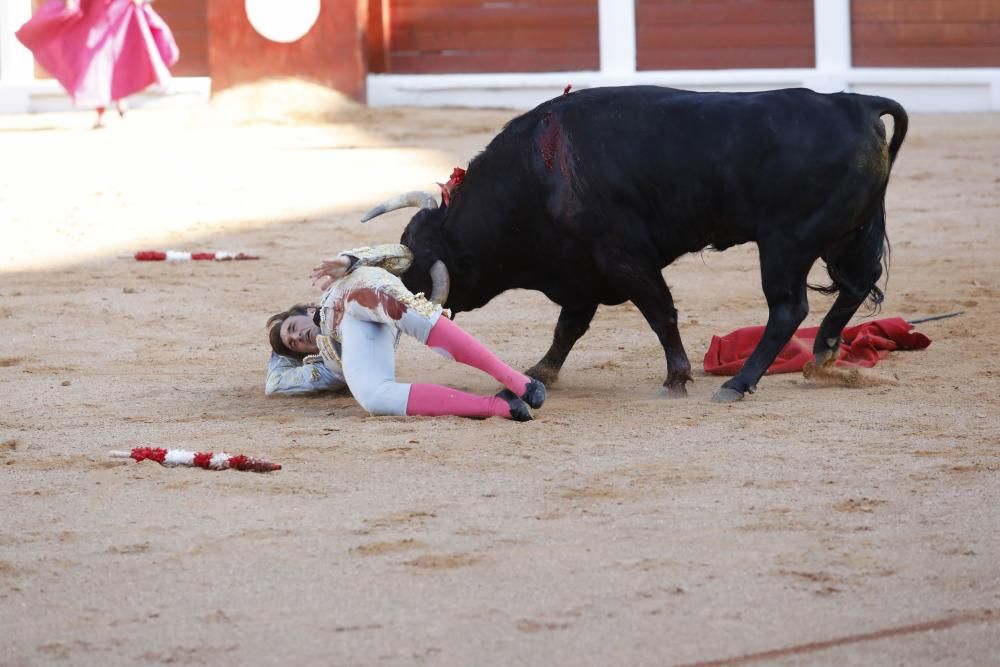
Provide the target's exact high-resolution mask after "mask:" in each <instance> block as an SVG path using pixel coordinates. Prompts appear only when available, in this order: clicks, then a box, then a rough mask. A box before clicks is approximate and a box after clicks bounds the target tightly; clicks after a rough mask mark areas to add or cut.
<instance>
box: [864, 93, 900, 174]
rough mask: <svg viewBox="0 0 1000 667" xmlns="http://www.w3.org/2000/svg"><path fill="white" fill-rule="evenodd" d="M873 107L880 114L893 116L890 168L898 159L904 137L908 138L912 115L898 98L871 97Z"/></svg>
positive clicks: (870, 101)
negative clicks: (907, 132)
mask: <svg viewBox="0 0 1000 667" xmlns="http://www.w3.org/2000/svg"><path fill="white" fill-rule="evenodd" d="M868 100H869V104H870V106H871V108H872V109H873V110H874V111H875V112H876V113H878V115H879V116H885V115H889V116H892V139H891V140H890V141H889V168H890V169H891V168H892V164H893V162H895V161H896V154H897V153H899V148H900V146H902V145H903V139H905V138H906V130H907V128H908V127H909V126H910V117H909V116H908V115H907V114H906V109H904V108H903V107H902V105H901V104H900V103H899V102H897V101H896V100H890V99H889V98H888V97H874V96H872V97H869V98H868Z"/></svg>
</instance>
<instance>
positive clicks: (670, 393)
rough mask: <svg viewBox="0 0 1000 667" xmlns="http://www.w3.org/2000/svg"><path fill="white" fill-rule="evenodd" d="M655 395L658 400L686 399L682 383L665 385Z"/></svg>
mask: <svg viewBox="0 0 1000 667" xmlns="http://www.w3.org/2000/svg"><path fill="white" fill-rule="evenodd" d="M656 395H657V396H658V397H660V398H667V399H671V400H672V399H675V398H687V395H688V390H687V387H686V386H685V385H684V383H683V382H682V383H680V384H665V385H663V386H662V387H660V390H659V391H658V392H657V394H656Z"/></svg>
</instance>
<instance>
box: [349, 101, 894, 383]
mask: <svg viewBox="0 0 1000 667" xmlns="http://www.w3.org/2000/svg"><path fill="white" fill-rule="evenodd" d="M885 114H888V115H891V116H892V118H893V121H894V125H893V136H892V141H891V142H889V143H888V144H887V142H886V131H885V127H884V125H883V123H882V120H881V116H882V115H885ZM906 127H907V115H906V112H905V111H904V110H903V108H902V107H901V106H900V105H899V104H898V103H896V102H894V101H892V100H889V99H885V98H881V97H872V96H867V95H855V94H849V93H836V94H831V95H824V94H819V93H815V92H812V91H809V90H803V89H795V90H778V91H770V92H760V93H696V92H689V91H682V90H673V89H669V88H659V87H653V86H637V87H622V88H595V89H591V90H584V91H580V92H574V93H571V94H568V95H564V96H562V97H558V98H556V99H552V100H549V101H548V102H545V103H543V104H541V105H540V106H538V107H537V108H535V109H533V110H532V111H529V112H527V113H525V114H524V115H522V116H519V117H517V118H515V119H513V120H512V121H510V122H509V123H508V124H507V126H506V127H505V128H504V129H503V131H501V132H500V134H498V135H497V136H496V137H495V138H494V139H493V140H492V141H491V142H490V144H489V145H488V146H487V147H486V149H485V150H483V152H482V153H480V154H479V155H478V156H477V157H476V158H475V159H473V160H472V162H471V163H470V164H469V168H468V173H467V174H466V175H465V178H464V180H463V181H461V183H460V184H459V185H457V187H449V188H447V189H448V190H449V192H448V193H447V194H449V195H450V197H446V198H444V199H447V200H448V201H447V202H445V201H442V203H441V205H440V206H438V205H437V202H436V201H435V200H434V198H433V196H431V195H429V194H428V193H407V194H406V195H402V196H401V197H397V198H396V199H395V200H390V201H389V202H386V203H385V204H383V205H382V206H380V207H377V208H376V209H373V210H372V211H371V212H370V213H369V214H368V215H367V216H366V217H365V219H366V220H367V219H370V218H372V217H374V216H376V215H379V214H381V213H384V212H386V211H387V210H392V209H393V208H400V207H402V206H420V207H421V210H420V211H418V212H417V213H416V214H415V215H414V216H413V218H412V219H411V221H410V223H409V224H408V225H407V227H406V229H405V231H404V232H403V236H402V239H401V241H402V243H403V244H405V245H407V246H409V247H410V248H411V249H412V250H413V252H414V263H413V265H412V267H411V268H410V270H409V271H407V272H406V274H404V276H403V282H404V283H405V284H406V285H407V287H409V288H410V289H411V290H413V291H415V292H417V291H423V292H425V293H429V294H434V295H435V296H436V297H437V298H438V299H439V300H440V299H442V298H444V299H446V305H447V306H448V307H449V308H451V310H452V311H454V312H459V311H464V310H470V309H473V308H479V307H480V306H483V305H485V304H486V303H487V302H488V301H490V299H492V298H493V297H495V296H497V295H498V294H500V293H501V292H504V291H506V290H509V289H514V288H522V289H533V290H538V291H540V292H542V293H544V294H545V295H546V296H547V297H548V298H550V299H551V300H552V301H554V302H556V303H558V304H559V305H561V306H562V312H561V313H560V314H559V320H558V323H557V324H556V329H555V336H554V339H553V342H552V346H551V348H550V349H549V351H548V352H547V353H546V354H545V356H544V357H543V358H542V359H541V360H540V361H539V362H538V363H537V364H535V366H533V367H532V368H531V369H530V370H529V371H528V373H529V374H530V375H532V376H534V377H537V378H539V379H541V380H542V381H544V382H548V383H551V382H553V381H554V380H555V379H556V378H557V376H558V373H559V369H560V368H561V367H562V365H563V362H565V360H566V356H567V355H568V354H569V351H570V349H571V348H572V347H573V344H574V343H576V341H577V340H578V339H579V338H580V337H581V336H582V335H583V334H584V333H585V332H586V331H587V329H588V327H589V326H590V322H591V320H592V318H593V316H594V313H595V312H596V310H597V307H598V305H600V304H619V303H622V302H624V301H627V300H630V301H632V302H633V303H634V304H635V305H636V306H637V307H638V308H639V310H640V311H641V312H642V314H643V316H644V317H645V318H646V321H647V322H648V323H649V326H650V327H651V328H652V329H653V331H654V332H656V335H657V336H658V337H659V339H660V343H661V345H662V346H663V350H664V352H665V354H666V359H667V378H666V381H665V382H664V386H665V387H666V388H667V391H668V392H669V393H671V394H675V395H683V394H684V393H686V389H685V383H687V382H689V381H690V380H691V365H690V363H689V361H688V358H687V354H686V353H685V351H684V346H683V344H682V343H681V337H680V332H679V331H678V329H677V310H676V309H675V308H674V303H673V298H672V297H671V295H670V290H669V289H668V288H667V285H666V283H665V282H664V280H663V275H662V273H661V271H662V269H663V267H665V266H667V265H668V264H670V263H671V262H673V261H674V260H675V259H677V258H678V257H680V256H681V255H683V254H685V253H691V252H698V251H700V250H702V249H703V248H706V247H712V248H715V249H718V250H723V249H725V248H728V247H730V246H734V245H737V244H740V243H747V242H750V241H753V242H755V243H756V244H757V246H758V248H759V252H760V265H761V266H760V270H761V282H762V286H763V290H764V295H765V297H766V299H767V306H768V320H767V327H766V329H765V332H764V336H763V339H762V340H761V342H760V343H759V344H758V345H757V347H756V349H755V350H754V351H753V353H752V354H751V356H750V358H749V359H748V360H747V362H746V364H745V365H744V366H743V369H742V370H741V371H740V373H739V374H738V375H736V376H735V377H733V378H731V379H730V380H728V381H726V382H725V383H724V384H723V385H722V387H721V388H720V389H719V390H718V391H717V392H716V394H715V396H714V398H715V399H716V400H722V401H728V400H737V399H739V398H741V397H742V396H743V395H744V393H745V392H751V393H752V392H753V391H754V390H755V388H756V385H757V381H758V380H759V379H760V377H761V376H762V375H763V373H764V371H765V370H766V369H767V367H768V366H769V365H770V364H771V363H772V362H773V361H774V359H775V357H776V356H777V354H778V352H779V351H780V350H781V348H782V347H783V346H784V345H785V344H786V343H787V342H788V341H789V339H790V338H791V337H792V335H793V333H794V332H795V329H796V328H797V327H798V326H799V325H800V324H801V322H802V321H803V319H805V317H806V314H807V313H808V311H809V305H808V301H807V298H806V289H807V287H815V286H812V285H807V282H806V280H807V278H806V277H807V274H808V273H809V269H810V267H812V265H813V264H814V263H815V262H816V260H817V259H819V258H822V259H823V260H824V262H825V264H826V268H827V272H828V273H829V276H830V279H831V283H830V284H829V285H828V286H826V287H824V288H819V289H823V290H824V291H826V292H828V293H837V297H836V300H835V302H834V304H833V306H832V308H831V309H830V311H829V312H828V313H827V314H826V317H824V318H823V322H822V325H821V327H820V332H819V335H818V336H817V337H816V345H815V348H814V352H815V362H816V364H817V365H823V364H826V363H832V361H833V360H834V358H835V355H836V352H837V350H838V346H839V341H840V334H841V331H842V330H843V328H844V326H845V325H846V324H847V322H848V320H850V318H851V317H852V316H853V315H854V313H855V312H856V311H857V309H858V308H859V306H860V305H861V304H862V303H863V302H864V301H865V300H866V298H870V299H871V300H872V302H873V303H874V304H878V303H879V302H880V301H881V299H882V296H883V295H882V292H881V290H880V289H879V288H878V286H877V282H878V281H879V278H880V277H881V275H882V265H883V263H886V264H887V260H888V257H887V251H888V240H887V237H886V233H885V191H886V187H887V185H888V181H889V172H890V169H891V167H892V163H893V160H894V159H895V157H896V153H897V152H898V150H899V147H900V145H901V144H902V143H903V138H904V136H905V134H906ZM451 185H452V186H454V185H455V183H454V182H452V184H451ZM443 268H445V269H446V270H445V271H443V270H442V269H443ZM442 273H443V275H444V278H443V281H444V282H445V284H446V285H450V290H449V288H448V287H444V286H442V285H441V282H442V280H441V275H442ZM432 275H433V278H434V280H433V281H432Z"/></svg>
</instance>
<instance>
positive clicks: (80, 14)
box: [16, 0, 180, 107]
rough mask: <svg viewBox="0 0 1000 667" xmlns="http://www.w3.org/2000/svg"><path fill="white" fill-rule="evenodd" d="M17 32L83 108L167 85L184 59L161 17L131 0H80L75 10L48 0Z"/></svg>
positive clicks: (18, 36) (148, 7)
mask: <svg viewBox="0 0 1000 667" xmlns="http://www.w3.org/2000/svg"><path fill="white" fill-rule="evenodd" d="M16 34H17V38H18V39H19V40H21V43H22V44H24V45H25V46H26V47H28V48H29V49H30V50H31V52H32V53H33V54H34V55H35V59H36V60H38V64H40V65H41V66H42V67H44V68H45V69H46V70H47V71H48V72H49V73H50V74H52V76H54V77H55V78H56V80H57V81H59V83H61V84H62V86H63V88H65V89H66V92H67V93H69V94H70V96H71V97H72V98H73V102H74V103H75V104H78V105H81V106H97V107H101V106H107V105H108V104H110V103H111V102H113V101H116V100H121V99H124V98H126V97H128V96H129V95H132V94H133V93H137V92H139V91H140V90H142V89H144V88H146V87H147V86H149V85H151V84H154V83H158V84H160V85H164V84H166V83H168V82H169V81H170V71H169V69H168V68H170V67H172V66H173V65H174V64H175V63H176V62H177V59H178V57H179V56H180V52H179V51H178V49H177V43H176V42H175V41H174V36H173V34H171V32H170V28H169V27H167V24H166V23H164V21H163V19H162V18H160V16H159V15H158V14H157V13H156V12H154V11H153V9H152V8H151V7H150V6H149V5H148V4H138V5H137V4H136V3H135V2H133V0H81V1H80V5H79V6H78V7H76V8H73V9H67V8H66V6H65V3H64V2H63V0H50V2H47V3H45V4H44V5H42V6H41V7H40V8H39V9H38V11H36V12H35V13H34V15H33V16H32V17H31V18H30V19H29V20H28V22H27V23H25V24H24V25H23V26H21V28H20V30H18V31H17V33H16Z"/></svg>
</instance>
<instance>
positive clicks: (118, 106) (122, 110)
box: [115, 99, 128, 118]
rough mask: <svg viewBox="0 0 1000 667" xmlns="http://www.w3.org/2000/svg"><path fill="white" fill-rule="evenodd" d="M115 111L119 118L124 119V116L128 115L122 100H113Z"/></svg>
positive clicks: (126, 107) (126, 106)
mask: <svg viewBox="0 0 1000 667" xmlns="http://www.w3.org/2000/svg"><path fill="white" fill-rule="evenodd" d="M115 109H116V110H117V111H118V115H119V116H120V117H122V118H125V114H127V113H128V104H126V103H125V100H124V99H120V100H115Z"/></svg>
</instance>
